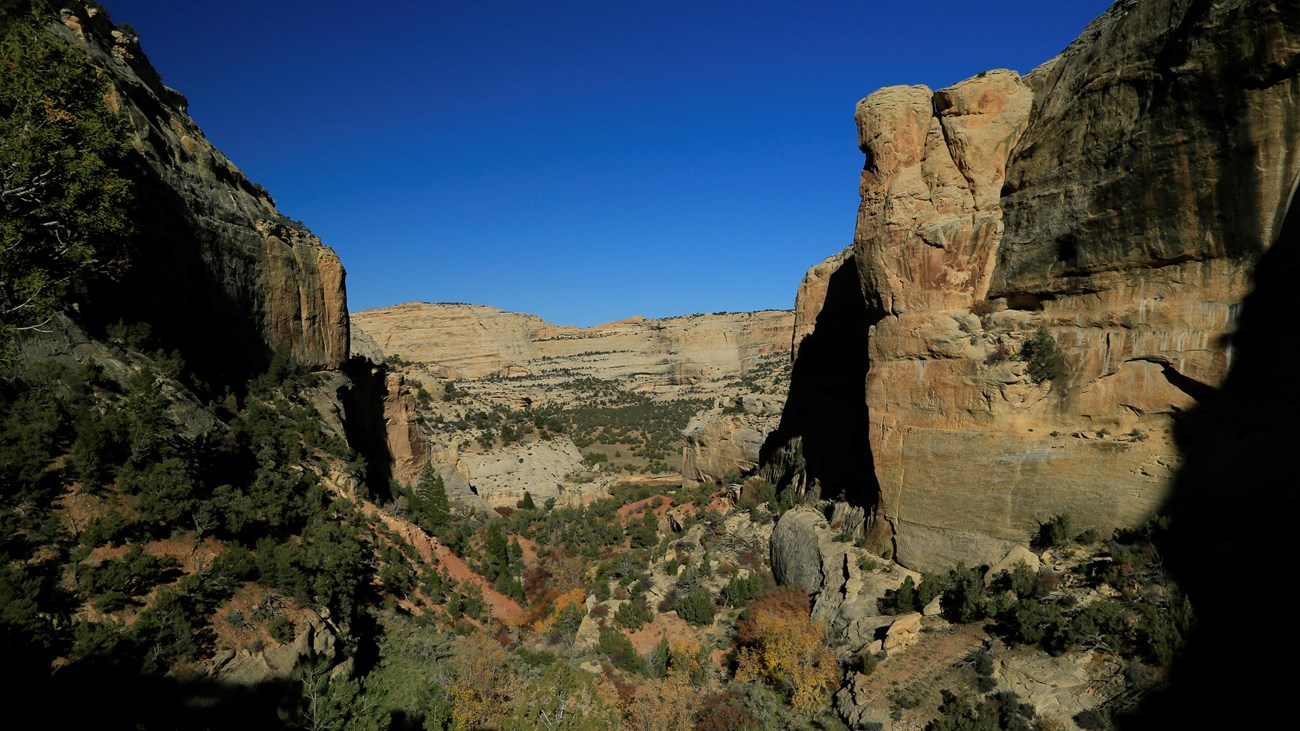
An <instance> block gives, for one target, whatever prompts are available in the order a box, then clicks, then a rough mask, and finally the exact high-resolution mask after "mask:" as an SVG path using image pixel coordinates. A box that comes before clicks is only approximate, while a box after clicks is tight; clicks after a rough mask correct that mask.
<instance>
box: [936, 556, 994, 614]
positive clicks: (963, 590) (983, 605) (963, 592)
mask: <svg viewBox="0 0 1300 731" xmlns="http://www.w3.org/2000/svg"><path fill="white" fill-rule="evenodd" d="M987 598H988V597H987V592H986V591H985V589H984V572H983V571H981V570H980V568H979V567H975V568H969V569H968V568H966V567H964V566H958V567H957V568H955V569H953V570H952V571H950V572H949V573H948V588H947V589H946V590H944V592H943V598H942V599H940V600H939V601H940V606H941V607H943V614H944V616H945V617H947V618H948V621H950V622H956V623H958V624H965V623H967V622H974V621H975V620H978V619H983V618H984V617H986V616H988V605H987Z"/></svg>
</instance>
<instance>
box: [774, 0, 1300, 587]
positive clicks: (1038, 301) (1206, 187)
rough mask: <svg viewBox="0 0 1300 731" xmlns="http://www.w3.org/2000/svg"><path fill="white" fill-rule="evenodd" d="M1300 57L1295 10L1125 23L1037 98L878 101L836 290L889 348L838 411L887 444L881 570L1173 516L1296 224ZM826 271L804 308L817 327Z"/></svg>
mask: <svg viewBox="0 0 1300 731" xmlns="http://www.w3.org/2000/svg"><path fill="white" fill-rule="evenodd" d="M1298 59H1300V7H1298V6H1297V3H1295V2H1285V3H1268V2H1257V1H1250V0H1237V1H1226V0H1225V1H1220V2H1193V1H1187V0H1152V1H1149V2H1141V3H1138V2H1118V3H1116V4H1115V5H1114V6H1113V7H1111V8H1110V10H1108V11H1107V12H1106V13H1105V14H1103V15H1102V16H1101V17H1100V18H1098V19H1097V20H1096V21H1094V22H1093V23H1092V24H1091V25H1089V27H1088V28H1087V29H1086V30H1085V32H1084V33H1083V35H1082V36H1081V37H1080V38H1079V39H1078V40H1077V41H1075V42H1074V43H1073V44H1071V45H1070V46H1069V47H1068V48H1067V49H1066V50H1065V51H1064V52H1063V53H1062V54H1061V55H1060V56H1059V57H1057V58H1054V59H1052V60H1051V61H1049V62H1047V63H1045V64H1044V65H1043V66H1041V67H1039V68H1038V69H1035V70H1034V71H1033V72H1032V73H1030V74H1027V75H1026V76H1024V77H1020V76H1019V75H1017V74H1016V73H1014V72H1011V71H991V72H987V73H985V74H981V75H979V76H977V77H975V78H972V79H968V80H966V81H963V82H961V83H959V84H956V85H954V86H952V87H949V88H947V89H942V90H939V91H937V92H931V91H930V90H929V89H926V88H925V87H919V86H911V87H890V88H887V89H882V90H880V91H878V92H876V93H874V94H872V95H870V96H868V97H867V98H866V99H864V100H862V102H860V103H859V105H858V108H857V114H856V117H857V123H858V136H859V143H860V145H861V147H862V150H863V152H864V153H865V155H866V165H865V167H864V169H863V173H862V182H861V190H860V192H861V196H862V204H861V207H860V209H859V214H858V224H857V231H856V235H855V242H854V246H853V249H852V254H851V256H848V257H841V260H840V263H839V266H838V268H836V269H834V271H835V272H836V274H838V273H839V272H841V271H843V270H844V269H846V268H848V267H849V266H852V267H853V268H854V273H855V274H856V277H857V279H858V280H859V282H860V285H861V296H862V298H863V301H864V304H865V308H864V309H865V314H864V315H863V316H861V318H860V320H859V324H860V327H861V328H863V329H866V328H869V329H870V330H869V333H868V334H867V336H866V337H865V338H863V339H862V340H859V341H855V342H854V343H851V344H842V347H846V348H847V347H850V346H852V347H863V348H865V350H866V352H867V363H866V364H865V367H863V368H862V369H861V371H862V376H863V379H864V381H863V382H864V384H865V398H864V399H863V401H862V402H861V405H859V404H850V405H848V407H847V408H840V409H838V410H837V414H838V417H839V418H840V419H841V420H843V421H844V422H846V423H851V422H852V421H853V420H854V419H858V420H865V422H866V428H865V429H862V430H860V431H858V432H857V433H855V434H854V436H853V439H854V440H855V445H854V447H853V449H850V450H847V451H846V453H845V456H843V457H841V459H850V458H852V457H851V455H853V454H855V453H856V454H861V453H866V454H868V455H869V457H868V458H867V459H869V460H870V463H871V465H872V469H871V473H870V474H869V475H865V476H860V477H859V478H858V479H857V483H856V485H844V486H843V487H841V488H840V489H838V490H837V492H839V493H841V496H842V497H844V498H846V499H848V500H850V501H851V502H857V503H859V504H861V505H864V506H868V507H870V506H873V505H874V506H875V514H874V515H873V516H872V517H871V520H870V521H869V528H868V533H869V537H870V541H871V545H872V547H873V548H875V549H876V550H878V551H881V552H882V553H892V554H893V555H894V556H895V558H897V560H899V561H901V562H903V563H905V564H906V565H908V566H911V567H914V568H920V569H937V568H941V567H944V566H948V565H951V564H953V563H956V562H959V561H964V562H967V563H972V562H989V561H993V560H995V559H996V558H998V557H1000V556H1001V555H1004V554H1005V553H1006V551H1007V549H1008V548H1009V546H1010V545H1011V543H1012V542H1016V541H1023V540H1024V538H1025V537H1026V536H1028V535H1030V534H1031V533H1032V532H1033V531H1034V530H1035V528H1036V524H1037V522H1038V521H1041V520H1045V519H1046V518H1048V517H1049V516H1051V515H1053V514H1056V513H1070V514H1072V516H1073V517H1074V519H1075V522H1076V524H1078V525H1080V526H1081V527H1094V528H1097V529H1099V530H1102V531H1106V530H1109V529H1111V528H1114V527H1117V526H1121V525H1126V524H1132V523H1135V522H1140V521H1141V520H1142V519H1143V518H1144V517H1145V516H1146V515H1148V514H1149V513H1150V512H1151V511H1152V510H1153V509H1155V508H1156V507H1157V506H1158V505H1159V504H1160V503H1161V501H1162V500H1163V499H1164V498H1165V496H1166V493H1167V490H1168V487H1169V484H1170V481H1171V478H1172V476H1173V474H1174V471H1175V470H1176V469H1177V467H1178V465H1179V460H1180V457H1179V454H1178V450H1177V448H1176V445H1175V444H1174V441H1173V439H1172V431H1171V423H1172V422H1171V420H1172V418H1173V417H1175V416H1176V415H1177V414H1179V413H1181V412H1183V411H1185V410H1187V409H1188V408H1190V407H1191V406H1193V405H1195V404H1196V403H1197V400H1198V399H1199V398H1205V396H1206V394H1208V393H1211V392H1212V390H1213V388H1214V387H1216V386H1217V385H1219V384H1220V382H1221V381H1222V380H1223V378H1224V376H1225V374H1226V373H1227V370H1228V368H1229V367H1230V366H1231V364H1232V358H1233V348H1232V339H1231V335H1232V332H1233V329H1234V319H1235V317H1236V313H1237V311H1238V308H1239V304H1240V302H1241V301H1242V299H1243V297H1244V296H1245V295H1246V294H1247V292H1248V291H1249V288H1250V284H1251V279H1250V277H1251V274H1252V271H1253V268H1254V266H1255V263H1256V262H1257V261H1259V259H1260V257H1261V255H1262V254H1263V253H1264V252H1266V251H1267V250H1268V249H1269V248H1270V247H1271V246H1272V245H1273V242H1274V240H1275V239H1276V235H1277V231H1278V229H1279V228H1280V224H1281V221H1282V220H1283V218H1284V217H1285V216H1286V213H1287V211H1288V209H1289V207H1290V206H1292V205H1293V202H1292V198H1293V196H1294V191H1295V188H1296V184H1297V179H1298V176H1300V102H1298V101H1297V100H1298V99H1300V80H1298V78H1300V60H1298ZM848 262H851V264H849V263H848ZM819 266H820V269H819V270H818V269H815V271H814V272H810V275H809V278H808V280H806V282H805V286H804V287H803V291H801V297H806V298H808V299H809V303H808V304H806V305H801V306H800V307H799V308H797V310H798V311H799V312H805V311H806V312H807V313H817V314H816V315H812V317H814V318H820V317H821V316H822V315H823V314H824V309H823V308H822V307H821V306H820V304H819V302H818V301H817V300H818V299H819V297H825V295H822V294H820V293H821V292H822V291H824V290H822V289H819V288H820V287H821V286H822V284H821V283H823V282H825V281H827V280H828V276H827V274H826V273H825V272H824V271H822V270H826V269H829V268H832V267H834V266H835V262H834V261H831V262H828V263H824V264H823V265H819ZM836 274H831V275H829V276H830V277H834V276H836ZM843 276H846V277H847V275H843ZM807 317H808V315H805V319H804V322H805V323H806V321H807ZM800 327H801V326H800V325H799V324H796V330H799V329H800ZM841 327H842V326H841ZM1039 328H1044V329H1045V330H1046V332H1047V333H1048V334H1050V336H1051V338H1052V339H1053V340H1054V342H1055V344H1056V346H1057V348H1058V349H1059V351H1060V353H1061V355H1062V356H1063V367H1058V368H1057V369H1056V370H1055V372H1053V373H1051V374H1050V378H1047V379H1042V380H1040V379H1039V378H1038V377H1034V376H1035V374H1031V372H1030V366H1034V365H1038V366H1041V365H1043V364H1041V363H1040V364H1034V363H1032V362H1025V359H1024V358H1022V356H1021V353H1022V349H1023V344H1024V343H1025V342H1026V341H1027V340H1029V339H1031V338H1032V337H1033V336H1034V334H1035V333H1036V332H1037V331H1038V329H1039ZM819 332H820V322H817V327H816V328H814V329H813V331H812V332H811V333H809V334H808V335H806V337H805V338H804V341H805V342H807V341H808V340H810V339H812V338H816V337H818V335H819ZM1030 360H1031V361H1032V359H1030ZM799 370H800V369H799V365H798V363H796V368H795V371H796V373H795V377H796V379H798V377H799V375H800V374H799ZM841 370H842V367H841ZM828 373H829V375H827V376H826V377H827V378H828V379H834V378H838V377H840V376H839V375H838V374H836V373H832V372H829V371H828ZM804 375H805V377H806V378H805V380H808V381H810V382H813V383H815V382H817V381H818V380H819V378H820V374H819V373H818V372H816V371H814V372H813V373H808V374H804ZM1036 375H1038V376H1041V375H1042V371H1041V370H1039V371H1037V374H1036ZM795 385H797V384H793V385H792V392H791V399H790V402H791V403H794V402H795V398H794V388H795ZM805 387H807V386H805ZM788 410H789V407H787V411H788ZM854 414H856V415H854ZM830 418H836V417H835V416H832V417H830ZM806 442H807V439H806V437H805V438H804V445H803V447H804V451H805V452H806V451H807V443H806ZM769 451H770V452H771V453H773V454H774V455H775V454H778V453H779V450H776V449H772V450H769ZM858 459H861V458H860V457H859V458H858ZM809 466H810V467H811V465H809Z"/></svg>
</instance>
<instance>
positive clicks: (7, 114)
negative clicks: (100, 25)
mask: <svg viewBox="0 0 1300 731" xmlns="http://www.w3.org/2000/svg"><path fill="white" fill-rule="evenodd" d="M41 17H42V16H39V15H36V14H33V15H31V16H28V17H27V18H26V19H24V20H15V21H10V22H7V23H5V24H4V28H5V30H4V34H3V36H2V37H0V69H2V70H3V73H0V358H4V359H8V358H9V357H12V355H13V343H14V337H15V336H16V335H17V334H18V333H19V332H22V331H25V330H38V329H41V328H42V327H43V326H44V325H46V324H47V323H49V321H50V319H51V318H52V317H53V316H54V314H55V313H57V312H58V311H60V310H61V309H64V308H65V307H66V305H67V300H68V296H69V294H70V293H71V292H72V291H73V290H74V289H75V288H76V287H77V286H78V285H80V284H82V283H84V282H85V281H86V279H87V278H88V277H89V276H92V275H96V274H108V275H114V274H117V273H120V272H121V271H122V269H123V267H124V265H125V261H126V254H127V244H128V239H129V237H130V234H131V224H130V219H129V216H128V210H127V209H128V204H129V202H130V199H131V184H130V182H129V181H128V180H127V179H126V178H125V177H123V175H122V174H121V172H120V170H121V168H122V166H123V162H124V161H125V159H126V156H127V154H128V152H129V150H130V144H129V141H128V139H129V137H128V131H127V130H128V127H127V122H126V120H125V119H124V118H123V117H121V116H119V115H116V114H114V113H113V112H111V111H110V110H109V108H108V104H107V103H106V101H105V99H106V96H107V95H106V91H107V90H108V83H107V81H106V80H105V79H104V77H103V75H102V74H101V73H100V72H99V71H98V70H97V69H96V68H95V67H94V66H92V65H91V64H90V62H89V61H88V60H87V59H86V57H85V56H84V55H83V54H81V53H80V52H79V51H77V49H75V48H73V47H72V46H71V45H70V44H68V43H67V42H65V41H63V40H60V39H59V38H57V37H55V36H54V35H53V34H52V33H50V31H49V30H48V29H47V28H46V27H45V22H44V21H43V20H42V19H41Z"/></svg>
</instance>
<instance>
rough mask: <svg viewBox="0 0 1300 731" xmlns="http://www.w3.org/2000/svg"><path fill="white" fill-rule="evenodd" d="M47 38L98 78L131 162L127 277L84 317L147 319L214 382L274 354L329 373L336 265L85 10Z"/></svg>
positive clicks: (342, 305)
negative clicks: (129, 139) (100, 73)
mask: <svg viewBox="0 0 1300 731" xmlns="http://www.w3.org/2000/svg"><path fill="white" fill-rule="evenodd" d="M56 30H57V31H58V32H59V33H60V34H61V35H63V36H64V37H66V38H67V39H68V40H70V41H72V42H74V43H76V44H77V45H79V46H80V47H81V48H82V49H83V50H85V51H86V53H87V55H88V56H89V57H90V58H91V60H92V61H93V62H94V63H95V64H96V65H98V66H99V67H101V68H102V69H104V71H105V76H106V77H107V80H108V81H109V82H110V83H111V85H112V89H111V92H110V96H109V102H110V105H111V106H112V107H113V108H115V109H116V110H117V111H119V112H121V113H122V114H124V115H126V116H127V118H128V119H129V120H130V122H131V127H132V130H133V132H134V140H133V142H134V146H135V149H136V151H137V152H138V153H139V154H138V156H137V163H138V170H137V171H136V172H135V175H134V177H135V178H136V196H135V197H136V206H137V210H136V211H134V212H133V220H134V221H136V222H137V224H136V225H137V230H136V236H135V240H134V242H133V251H132V262H131V264H132V266H131V271H130V273H129V274H128V275H127V279H126V281H124V282H121V283H119V284H118V285H115V286H113V288H112V289H111V290H108V291H105V292H101V293H98V296H97V297H96V298H95V299H96V301H98V302H100V303H102V307H101V308H99V311H97V312H94V313H87V316H88V317H90V318H92V319H93V318H96V317H98V318H100V319H101V320H102V321H103V322H104V323H108V322H113V321H115V320H116V319H125V320H136V321H142V322H149V323H151V324H152V325H153V327H154V329H155V332H156V334H157V335H158V336H159V340H160V341H161V342H169V343H177V344H179V345H180V346H181V348H182V350H183V352H184V354H185V356H186V360H187V361H188V362H190V363H191V365H192V366H193V367H195V368H197V369H199V370H200V371H201V372H203V373H204V375H205V376H206V377H209V378H212V379H215V380H217V381H222V380H224V381H227V382H232V381H234V382H237V381H238V380H239V379H240V378H242V377H245V376H246V375H247V374H248V373H249V372H256V371H258V370H260V368H261V367H262V366H263V365H264V364H265V362H266V360H267V358H268V356H269V354H270V352H271V351H272V350H273V349H275V348H281V347H283V348H288V349H290V350H291V351H292V352H293V354H294V355H295V356H296V357H297V358H298V359H299V360H300V361H302V362H303V363H305V364H307V365H309V366H311V367H314V368H328V369H337V368H340V367H341V366H342V365H343V363H344V362H345V361H346V360H347V358H348V313H347V295H346V291H345V287H344V276H345V275H344V271H343V266H342V264H341V263H340V262H339V259H338V256H337V255H336V254H335V253H334V252H333V251H332V250H331V249H329V248H328V247H326V246H324V245H323V244H322V243H321V242H320V240H319V239H318V238H316V237H315V236H313V235H312V234H311V232H309V231H307V229H306V228H305V227H303V225H302V224H301V223H297V222H294V221H291V220H289V219H288V218H286V217H285V216H284V215H282V214H281V213H280V212H278V211H277V210H276V208H275V203H274V201H273V200H272V199H271V197H270V195H268V194H267V192H266V191H265V190H264V189H263V188H262V187H261V186H259V185H256V184H254V183H252V182H251V181H249V180H248V178H246V177H245V176H244V174H243V173H241V172H240V171H239V170H238V169H237V168H236V167H235V166H234V165H233V164H232V163H231V162H230V161H229V160H228V159H226V157H225V156H224V155H222V154H221V152H219V151H218V150H217V149H216V148H214V147H213V146H212V144H211V143H209V142H208V140H207V139H206V138H205V137H204V135H203V132H202V131H201V130H200V129H199V127H198V125H197V124H195V122H194V120H193V119H191V118H190V116H189V115H188V114H187V113H186V101H185V98H184V97H183V96H181V94H180V93H179V92H176V91H174V90H172V89H170V88H168V87H166V86H164V85H163V83H162V80H161V78H160V77H159V75H158V73H157V72H156V71H155V70H154V69H153V66H152V65H150V63H149V60H148V59H147V58H145V56H144V54H143V53H142V51H141V50H140V46H139V42H138V39H136V38H135V37H134V36H131V35H129V34H127V33H124V32H123V31H120V30H117V29H115V28H114V27H113V25H112V24H111V23H110V22H109V21H108V19H107V17H106V16H105V14H104V13H103V12H102V11H99V10H97V9H95V8H85V7H80V9H78V10H76V11H70V10H65V11H63V16H62V27H59V28H57V29H56Z"/></svg>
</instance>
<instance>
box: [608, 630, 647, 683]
mask: <svg viewBox="0 0 1300 731" xmlns="http://www.w3.org/2000/svg"><path fill="white" fill-rule="evenodd" d="M596 651H597V652H599V653H600V654H602V655H604V656H606V657H608V658H609V661H610V662H611V663H613V664H614V667H616V668H618V669H619V670H622V671H624V672H628V673H636V674H638V675H645V674H646V673H647V671H648V668H647V667H646V664H645V659H644V658H642V657H641V656H640V655H638V654H636V648H635V647H633V646H632V641H631V640H629V639H628V638H627V637H626V636H624V635H623V633H622V632H618V631H616V630H611V629H603V630H601V631H600V639H599V640H598V641H597V643H596Z"/></svg>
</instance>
